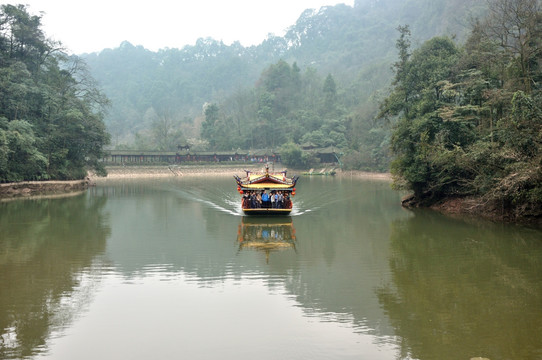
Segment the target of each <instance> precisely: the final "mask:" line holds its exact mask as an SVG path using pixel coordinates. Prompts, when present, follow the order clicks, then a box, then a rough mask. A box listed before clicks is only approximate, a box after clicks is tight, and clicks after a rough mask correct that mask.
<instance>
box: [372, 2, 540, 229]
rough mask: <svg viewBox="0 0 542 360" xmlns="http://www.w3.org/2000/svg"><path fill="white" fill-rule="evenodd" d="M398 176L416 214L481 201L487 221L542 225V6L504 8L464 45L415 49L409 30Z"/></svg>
mask: <svg viewBox="0 0 542 360" xmlns="http://www.w3.org/2000/svg"><path fill="white" fill-rule="evenodd" d="M399 32H400V36H399V39H398V41H397V48H398V53H399V58H398V60H397V62H396V63H395V64H394V70H395V78H394V80H393V85H394V88H393V91H392V92H391V94H390V95H389V96H388V97H387V98H386V99H385V101H384V102H383V103H382V106H381V112H380V115H381V117H383V118H388V119H389V120H390V121H392V122H394V125H393V132H392V138H391V149H392V151H393V154H394V160H393V162H392V165H391V171H392V173H393V175H394V176H395V179H396V181H395V184H396V186H397V187H402V188H406V189H409V190H412V191H413V192H414V197H413V198H411V199H410V201H411V202H412V204H415V205H424V206H425V205H433V204H435V203H438V202H439V201H441V200H443V199H451V198H465V197H475V198H476V199H477V201H475V202H473V203H471V204H472V206H471V207H472V208H478V212H496V213H499V214H501V215H502V216H503V217H508V218H511V219H518V218H522V219H526V218H533V219H536V218H538V219H539V218H540V216H541V215H542V168H541V167H542V86H541V85H540V81H541V80H542V67H541V64H540V57H541V55H542V12H541V9H540V6H539V2H538V1H536V0H514V1H509V0H496V1H494V2H492V3H490V12H489V15H488V16H487V17H486V18H485V19H483V20H480V21H478V22H476V23H475V24H474V27H473V29H472V32H471V33H470V36H469V37H468V39H467V41H466V42H465V44H464V45H458V44H457V43H456V42H454V41H453V40H452V39H451V38H448V37H435V38H432V39H430V40H429V41H427V42H425V43H424V44H422V46H420V47H419V48H417V49H415V50H412V49H411V47H410V30H409V28H408V26H401V27H399Z"/></svg>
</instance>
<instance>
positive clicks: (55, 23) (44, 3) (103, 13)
mask: <svg viewBox="0 0 542 360" xmlns="http://www.w3.org/2000/svg"><path fill="white" fill-rule="evenodd" d="M0 3H1V4H8V3H9V4H18V3H22V4H27V5H29V10H30V13H31V14H35V15H38V14H39V13H40V12H41V11H43V12H44V14H43V17H42V26H43V27H42V29H43V30H44V32H45V35H46V36H47V37H48V38H51V39H54V40H58V41H61V42H62V43H63V44H64V46H65V47H66V48H67V49H68V51H69V52H72V53H75V54H80V53H83V52H94V51H100V50H102V49H105V48H115V47H117V46H119V45H120V43H121V42H122V41H124V40H127V41H129V42H131V43H132V44H133V45H143V46H144V47H145V48H147V49H150V50H158V49H160V48H165V47H170V48H182V47H183V46H184V45H193V44H195V42H196V40H197V39H198V38H201V37H203V38H204V37H212V38H214V39H216V40H222V41H224V43H226V44H228V45H229V44H231V43H232V42H233V41H235V40H239V41H240V42H241V44H242V45H244V46H249V45H257V44H259V43H261V42H262V41H263V40H264V39H265V38H266V37H267V35H268V34H269V33H273V34H275V35H278V36H281V35H283V34H284V31H285V30H286V28H287V27H289V26H290V25H293V24H295V22H296V20H297V19H298V17H299V15H301V13H302V12H303V11H304V10H305V9H317V10H318V9H320V7H322V6H327V5H335V4H339V3H343V4H346V5H349V6H353V5H354V0H153V1H138V0H13V1H9V0H7V1H6V0H0Z"/></svg>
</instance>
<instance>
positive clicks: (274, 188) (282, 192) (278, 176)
mask: <svg viewBox="0 0 542 360" xmlns="http://www.w3.org/2000/svg"><path fill="white" fill-rule="evenodd" d="M245 172H246V176H245V177H244V178H241V177H239V176H237V175H235V176H234V178H235V180H236V181H237V191H239V194H241V195H242V196H243V198H242V200H241V201H242V203H241V207H242V209H243V212H244V213H245V214H246V215H288V214H290V212H291V211H292V205H293V204H292V197H293V196H294V195H295V184H296V183H297V180H298V179H299V177H298V176H294V177H291V178H288V177H287V176H286V171H281V172H279V173H270V172H269V165H266V166H265V172H263V173H253V172H251V171H248V170H245ZM275 195H277V196H276V198H277V200H279V201H271V199H270V196H275ZM267 198H268V199H267Z"/></svg>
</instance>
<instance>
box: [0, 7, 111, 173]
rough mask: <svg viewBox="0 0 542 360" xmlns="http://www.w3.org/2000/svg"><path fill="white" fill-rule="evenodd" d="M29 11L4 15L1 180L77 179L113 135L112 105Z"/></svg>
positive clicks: (6, 10)
mask: <svg viewBox="0 0 542 360" xmlns="http://www.w3.org/2000/svg"><path fill="white" fill-rule="evenodd" d="M40 26H41V19H40V17H39V16H32V15H30V14H29V13H28V12H27V11H26V7H25V6H23V5H18V6H13V5H2V6H1V8H0V181H1V182H7V181H21V180H44V179H76V178H82V177H84V176H85V174H86V170H87V168H93V169H95V170H97V171H98V172H100V173H103V172H104V169H103V167H102V166H101V164H100V163H99V162H98V160H99V159H101V158H102V148H103V146H104V145H105V144H106V143H107V142H108V140H109V135H108V134H107V132H106V129H105V125H104V123H103V116H104V106H105V105H107V103H108V101H107V99H106V98H105V97H104V96H103V95H102V94H101V93H100V92H99V91H98V90H97V88H96V85H95V83H94V82H93V79H92V78H91V77H90V75H89V73H88V70H87V69H86V67H85V66H84V64H83V63H82V62H81V61H80V59H78V58H76V57H67V56H66V55H65V54H64V53H62V51H61V49H60V45H59V44H57V43H54V42H51V41H49V40H47V39H45V37H44V35H43V32H42V31H41V29H40Z"/></svg>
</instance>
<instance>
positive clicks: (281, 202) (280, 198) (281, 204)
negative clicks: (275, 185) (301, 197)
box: [278, 191, 284, 209]
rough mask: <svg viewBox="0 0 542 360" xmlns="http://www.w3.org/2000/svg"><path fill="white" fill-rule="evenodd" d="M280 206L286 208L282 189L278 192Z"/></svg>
mask: <svg viewBox="0 0 542 360" xmlns="http://www.w3.org/2000/svg"><path fill="white" fill-rule="evenodd" d="M278 201H279V202H278V208H279V209H283V208H284V195H283V194H282V191H279V194H278Z"/></svg>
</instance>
